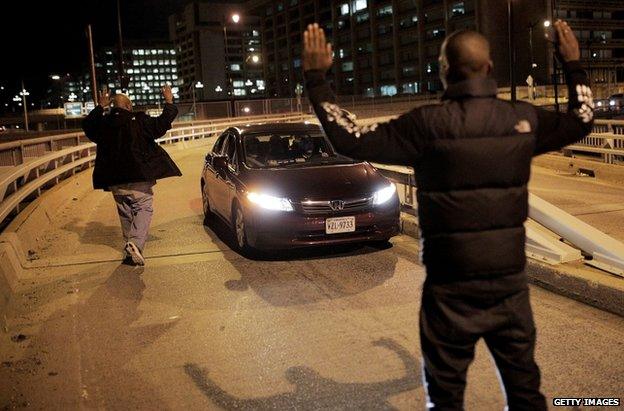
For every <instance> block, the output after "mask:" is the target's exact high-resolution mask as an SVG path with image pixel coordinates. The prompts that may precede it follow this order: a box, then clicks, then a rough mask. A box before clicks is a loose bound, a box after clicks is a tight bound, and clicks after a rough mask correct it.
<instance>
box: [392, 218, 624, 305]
mask: <svg viewBox="0 0 624 411" xmlns="http://www.w3.org/2000/svg"><path fill="white" fill-rule="evenodd" d="M401 229H402V232H403V234H405V235H408V236H410V237H414V238H418V239H420V230H419V228H418V218H417V217H415V216H414V215H412V214H409V213H401ZM526 273H527V275H528V276H529V281H530V282H531V283H532V284H535V285H538V286H540V287H542V288H545V289H547V290H549V291H552V292H555V293H557V294H561V295H563V296H565V297H568V298H572V299H574V300H577V301H580V302H583V303H585V304H588V305H591V306H594V307H597V308H600V309H601V310H605V311H609V312H612V313H614V314H617V315H621V316H624V282H623V281H622V279H621V278H618V277H615V276H610V275H608V274H606V273H604V272H601V271H599V270H595V269H590V268H587V267H584V266H583V264H581V263H570V264H563V265H560V266H552V265H548V264H542V263H539V262H536V261H533V260H527V266H526Z"/></svg>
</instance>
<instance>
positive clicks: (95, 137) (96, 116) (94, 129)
mask: <svg viewBox="0 0 624 411" xmlns="http://www.w3.org/2000/svg"><path fill="white" fill-rule="evenodd" d="M110 102H111V100H110V94H108V91H100V92H99V93H98V105H97V106H96V107H95V108H94V109H93V110H91V112H90V113H89V114H88V115H87V117H85V119H84V120H82V129H83V130H84V132H85V135H86V136H87V138H88V139H89V140H91V141H93V142H94V143H96V144H97V143H99V142H100V141H101V136H102V120H104V107H108V106H109V105H110Z"/></svg>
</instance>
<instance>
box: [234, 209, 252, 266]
mask: <svg viewBox="0 0 624 411" xmlns="http://www.w3.org/2000/svg"><path fill="white" fill-rule="evenodd" d="M232 230H233V234H234V243H235V244H236V249H237V250H238V252H240V253H241V254H243V255H245V256H249V255H251V254H252V252H253V249H252V247H250V246H249V244H248V243H247V225H246V224H245V214H244V213H243V209H242V208H241V207H240V206H239V205H238V204H234V206H232Z"/></svg>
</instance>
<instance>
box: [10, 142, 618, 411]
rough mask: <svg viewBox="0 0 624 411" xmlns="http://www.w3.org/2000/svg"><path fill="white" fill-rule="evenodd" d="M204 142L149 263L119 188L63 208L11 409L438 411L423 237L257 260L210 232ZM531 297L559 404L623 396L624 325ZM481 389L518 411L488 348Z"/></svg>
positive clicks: (186, 164)
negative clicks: (126, 255)
mask: <svg viewBox="0 0 624 411" xmlns="http://www.w3.org/2000/svg"><path fill="white" fill-rule="evenodd" d="M206 150H207V148H206V147H203V148H195V149H189V150H185V151H174V152H173V155H174V158H175V159H176V161H177V162H178V164H179V165H180V166H181V168H182V170H183V172H184V176H183V177H182V178H178V179H169V180H166V181H163V182H161V183H159V184H158V185H157V186H156V188H155V192H156V200H155V216H154V221H153V225H152V231H151V237H150V239H149V242H148V244H147V250H146V255H147V257H148V262H147V266H146V267H145V268H132V267H127V266H122V265H120V264H119V258H120V256H121V253H120V250H119V249H120V247H121V236H120V232H119V225H118V220H117V216H116V214H115V209H114V202H113V200H112V198H111V196H110V194H107V193H103V192H95V191H93V192H89V193H88V194H87V195H86V196H85V197H77V198H76V199H75V201H70V202H69V203H68V204H67V205H66V206H65V207H63V208H62V209H60V210H58V215H57V216H56V218H55V224H54V226H51V227H47V228H46V229H45V230H44V234H43V235H42V236H41V237H40V238H39V239H38V242H37V248H36V250H33V251H34V252H35V254H34V257H33V258H36V260H34V261H33V265H34V266H36V267H38V268H34V269H32V270H30V272H29V276H28V279H27V280H24V281H23V285H24V286H25V291H24V292H23V293H22V294H21V295H19V296H18V297H17V298H16V299H15V301H14V306H13V314H14V317H13V318H12V319H11V320H10V321H9V332H8V333H4V334H2V335H1V336H0V359H1V364H0V408H2V407H5V406H6V407H27V408H33V409H92V408H96V409H150V410H154V409H176V410H177V409H180V410H182V409H226V410H234V409H236V410H240V409H248V410H252V409H253V410H256V409H266V410H269V409H271V410H273V409H275V410H283V409H304V410H305V409H401V410H413V409H423V408H424V405H425V403H424V390H423V387H422V380H421V364H420V353H419V350H420V347H419V341H418V308H419V303H420V293H421V286H422V282H423V280H424V270H423V267H422V266H421V265H420V264H419V261H418V251H419V244H418V241H417V240H414V239H412V238H410V237H406V236H399V237H396V238H395V239H393V241H392V244H391V246H389V247H385V248H374V247H370V246H353V247H338V248H336V247H334V248H331V249H319V250H314V251H306V252H293V253H286V254H279V255H272V256H266V257H265V258H264V259H263V260H260V261H252V260H249V259H246V258H244V257H242V256H240V255H239V254H237V253H235V252H234V251H232V250H231V249H230V247H229V246H228V244H231V241H232V240H231V238H230V235H229V234H228V231H227V228H226V227H224V226H223V225H222V224H214V225H212V226H211V227H204V226H203V225H202V216H201V200H200V197H199V172H200V169H201V166H202V161H203V157H204V154H205V151H206ZM561 179H562V180H561ZM566 179H570V180H571V181H570V184H571V186H570V187H573V186H575V185H576V184H579V183H578V182H576V180H574V177H572V176H565V175H556V174H553V173H551V172H548V171H545V170H544V171H541V170H537V171H534V182H535V183H537V185H536V187H538V188H539V189H540V190H543V192H542V193H538V192H537V188H536V191H535V192H536V193H537V194H538V195H542V196H543V197H544V198H546V199H548V196H549V195H551V196H552V197H551V198H555V197H556V196H559V195H561V194H558V191H557V190H555V188H556V187H562V186H561V184H563V183H562V182H561V181H563V180H565V181H567V180H566ZM78 180H80V181H81V184H85V183H88V179H87V178H84V176H83V177H79V178H78ZM586 182H587V183H589V182H588V181H587V180H583V184H585V183H586ZM550 184H554V186H553V187H552V188H551V187H550ZM566 190H567V189H566ZM614 190H615V191H614V194H613V196H614V198H616V197H617V192H616V191H617V190H616V189H614ZM564 191H565V190H564ZM603 192H604V190H603V188H600V189H597V190H596V193H597V194H595V195H601V194H600V193H603ZM567 195H568V194H566V196H567ZM605 195H606V197H604V198H602V197H600V201H601V202H602V203H604V204H614V203H617V201H616V200H613V201H612V199H611V197H610V196H611V194H609V192H606V194H605ZM566 196H564V197H565V198H562V200H561V202H562V203H563V202H564V201H563V200H564V199H567V200H566V201H569V204H568V203H566V207H569V208H570V209H572V208H573V207H578V209H579V210H580V209H581V208H582V206H584V204H580V203H578V204H577V203H576V202H575V201H580V200H579V199H576V200H575V196H574V194H573V193H572V192H571V193H570V194H569V197H566ZM577 197H578V195H577ZM620 198H621V197H620ZM573 200H574V201H573ZM588 201H589V200H588ZM611 212H616V213H617V211H604V210H603V211H600V213H603V214H604V213H607V214H608V213H611ZM580 214H584V215H580V216H579V217H580V218H590V217H587V216H589V215H591V214H587V213H583V212H580ZM607 219H608V218H605V217H604V215H603V217H602V218H601V219H600V221H603V220H604V221H606V220H607ZM620 221H621V220H620ZM605 227H607V226H606V225H605ZM613 232H614V233H616V234H617V232H618V230H617V229H614V230H613ZM618 235H619V234H618ZM531 298H532V304H533V307H534V312H535V319H536V323H537V328H538V343H537V360H538V363H539V364H540V366H541V368H542V376H543V390H544V392H545V394H546V395H547V396H548V397H549V398H552V397H576V396H579V397H603V396H609V397H611V396H614V397H617V396H618V395H619V396H622V393H623V392H624V362H623V361H622V352H623V350H624V319H623V318H621V317H618V316H615V315H612V314H609V313H606V312H603V311H600V310H598V309H595V308H592V307H589V306H587V305H584V304H582V303H579V302H577V301H573V300H570V299H567V298H564V297H561V296H559V295H556V294H553V293H550V292H548V291H545V290H543V289H540V288H537V287H531ZM468 381H469V382H468V387H467V391H466V406H467V409H469V410H490V409H502V407H503V405H504V399H503V396H502V394H501V392H500V387H499V383H498V381H497V377H496V372H495V367H494V366H493V363H492V361H491V359H490V356H489V354H488V353H487V350H486V349H485V346H484V345H483V343H480V344H479V345H478V347H477V351H476V358H475V361H474V363H473V365H472V366H471V368H470V371H469V376H468Z"/></svg>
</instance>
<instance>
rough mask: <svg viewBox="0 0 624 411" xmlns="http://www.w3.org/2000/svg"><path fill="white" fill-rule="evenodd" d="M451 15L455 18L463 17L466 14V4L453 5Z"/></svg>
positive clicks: (457, 2)
mask: <svg viewBox="0 0 624 411" xmlns="http://www.w3.org/2000/svg"><path fill="white" fill-rule="evenodd" d="M451 14H452V15H453V16H463V15H464V14H466V4H465V3H464V2H463V1H456V2H455V3H453V5H451Z"/></svg>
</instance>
